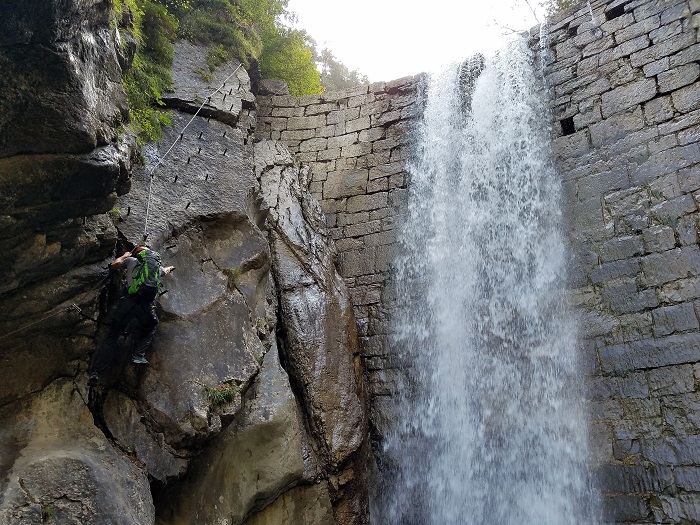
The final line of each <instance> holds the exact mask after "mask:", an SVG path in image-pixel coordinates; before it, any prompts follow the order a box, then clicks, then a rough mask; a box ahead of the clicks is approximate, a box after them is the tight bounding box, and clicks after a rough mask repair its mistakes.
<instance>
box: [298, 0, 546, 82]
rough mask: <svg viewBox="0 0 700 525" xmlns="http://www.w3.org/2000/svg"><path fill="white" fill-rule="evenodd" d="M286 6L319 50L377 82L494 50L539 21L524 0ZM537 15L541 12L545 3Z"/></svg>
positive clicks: (323, 0) (376, 0)
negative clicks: (514, 32)
mask: <svg viewBox="0 0 700 525" xmlns="http://www.w3.org/2000/svg"><path fill="white" fill-rule="evenodd" d="M537 1H538V0H530V3H531V4H532V5H533V7H534V6H535V3H536V2H537ZM416 5H419V6H420V8H417V7H415V6H416ZM288 10H289V11H293V12H295V13H297V15H298V22H297V24H296V26H295V27H298V28H300V29H305V30H306V31H307V32H308V33H309V34H310V35H311V36H312V37H313V38H314V39H315V40H316V43H317V44H318V48H319V51H320V50H321V49H323V48H324V47H326V46H327V47H329V48H330V49H331V51H332V52H333V54H334V55H335V57H336V58H337V59H338V60H340V61H341V62H343V63H344V64H345V65H346V66H348V67H349V68H350V69H358V70H359V71H360V72H361V73H363V74H365V75H367V76H368V77H369V79H370V81H372V82H377V81H380V80H393V79H396V78H400V77H403V76H406V75H413V74H416V73H420V72H423V71H435V70H439V69H441V66H443V65H446V64H448V63H450V62H453V61H456V60H459V59H463V58H466V57H468V56H470V55H473V54H474V53H476V52H478V51H481V52H483V53H485V54H489V53H492V52H493V51H494V50H495V49H497V48H498V47H499V45H500V44H501V42H502V39H503V38H504V36H503V33H507V32H508V29H513V30H518V31H521V30H527V29H529V28H530V27H532V26H534V25H536V24H537V20H536V19H535V15H534V14H533V12H532V10H531V9H530V8H529V7H528V4H527V2H526V1H525V0H461V1H460V0H427V1H423V2H420V3H418V2H409V1H406V0H403V1H401V0H352V1H351V2H341V1H338V0H335V1H334V0H289V6H288ZM537 16H538V18H539V19H540V20H541V19H542V18H543V17H542V15H541V13H540V10H539V8H538V13H537Z"/></svg>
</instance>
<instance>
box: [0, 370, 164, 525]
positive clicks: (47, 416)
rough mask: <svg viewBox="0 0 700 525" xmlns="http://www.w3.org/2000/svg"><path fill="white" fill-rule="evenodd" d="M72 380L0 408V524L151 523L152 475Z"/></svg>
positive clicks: (145, 524) (143, 524) (152, 515)
mask: <svg viewBox="0 0 700 525" xmlns="http://www.w3.org/2000/svg"><path fill="white" fill-rule="evenodd" d="M83 395H84V393H81V392H80V391H78V390H77V389H76V387H75V385H74V384H73V381H71V380H68V379H59V380H57V381H55V382H54V383H52V384H51V385H50V386H49V387H48V388H46V389H44V390H43V391H42V392H41V393H39V394H36V395H32V396H28V397H26V398H24V399H22V400H21V401H17V402H15V403H12V404H9V405H6V406H5V407H3V408H2V409H0V420H1V421H2V422H3V425H2V427H1V428H0V442H2V447H0V491H2V494H3V497H2V499H0V522H1V523H4V524H7V525H20V524H28V523H43V522H45V521H47V520H49V519H50V518H51V519H52V520H54V521H55V522H56V523H81V524H86V525H87V524H94V525H98V524H102V523H114V524H120V525H148V524H152V523H153V521H154V507H153V502H152V500H151V496H150V492H149V486H148V479H147V478H146V476H145V474H144V473H143V471H142V470H141V469H139V468H138V467H137V466H136V465H135V464H133V463H132V462H131V461H130V460H129V458H127V457H125V456H123V455H121V454H119V453H117V451H116V449H114V448H113V447H112V445H111V443H110V442H109V441H108V440H107V439H106V438H105V436H104V435H103V434H102V433H101V432H100V431H99V430H98V429H97V428H96V427H95V426H94V425H93V422H92V414H91V413H90V411H89V410H88V409H87V407H86V405H85V402H84V399H83V397H82V396H83Z"/></svg>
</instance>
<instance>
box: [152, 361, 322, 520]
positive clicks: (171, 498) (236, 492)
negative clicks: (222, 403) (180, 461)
mask: <svg viewBox="0 0 700 525" xmlns="http://www.w3.org/2000/svg"><path fill="white" fill-rule="evenodd" d="M306 439H307V438H306V437H305V432H304V426H303V420H302V415H301V413H300V411H299V407H298V404H297V400H296V398H295V397H294V394H293V393H292V390H291V386H290V384H289V379H288V377H287V374H286V373H285V371H284V370H283V369H282V367H281V366H280V364H279V358H278V355H277V348H276V347H273V348H272V350H271V351H270V352H268V353H267V354H266V355H265V358H264V361H263V364H262V367H261V370H260V373H259V374H258V376H257V378H256V380H255V383H254V384H253V386H252V387H251V389H250V390H249V392H248V393H247V394H246V396H245V399H244V401H243V409H242V410H241V412H240V413H239V414H238V415H237V416H236V418H235V419H234V421H233V423H232V424H231V425H230V426H229V427H227V428H226V429H225V430H224V431H223V432H222V433H221V434H220V435H219V436H217V437H216V438H215V439H214V440H213V441H212V443H211V445H210V446H209V447H208V448H207V450H206V451H205V452H204V453H203V454H202V455H201V456H199V457H198V458H197V459H196V460H194V461H193V464H192V466H191V468H190V472H189V474H188V476H187V478H186V479H185V480H183V481H182V482H181V483H178V484H175V485H174V487H173V488H171V489H167V490H165V491H163V493H162V494H159V495H158V499H159V509H160V513H159V521H158V523H162V524H166V523H167V524H168V525H179V524H198V523H227V524H228V525H240V524H241V523H243V522H244V521H245V519H246V517H247V516H249V515H250V514H252V513H253V512H254V511H256V510H259V509H260V508H262V507H264V506H266V505H267V504H268V503H270V502H272V501H274V500H275V499H276V497H277V496H278V495H279V494H281V493H283V492H284V491H286V490H287V489H288V488H290V487H292V486H295V485H296V484H298V483H299V482H300V481H301V480H303V479H305V478H308V475H307V473H308V474H313V463H312V462H311V461H310V459H309V457H310V452H309V450H308V446H307V444H306Z"/></svg>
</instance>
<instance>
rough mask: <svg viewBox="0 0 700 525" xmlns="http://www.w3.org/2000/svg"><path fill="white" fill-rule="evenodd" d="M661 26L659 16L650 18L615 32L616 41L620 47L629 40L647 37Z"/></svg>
mask: <svg viewBox="0 0 700 525" xmlns="http://www.w3.org/2000/svg"><path fill="white" fill-rule="evenodd" d="M660 25H661V18H660V17H659V16H658V15H656V16H650V17H648V18H645V19H643V20H640V21H639V22H636V23H634V24H630V25H627V26H625V27H622V28H620V29H618V30H617V31H615V41H616V42H617V43H618V45H620V44H622V43H623V42H626V41H627V40H632V39H633V38H637V37H640V36H646V35H647V34H648V33H649V32H650V31H653V30H654V29H656V28H657V27H659V26H660Z"/></svg>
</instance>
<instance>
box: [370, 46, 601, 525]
mask: <svg viewBox="0 0 700 525" xmlns="http://www.w3.org/2000/svg"><path fill="white" fill-rule="evenodd" d="M534 66H535V60H534V58H533V57H532V54H531V53H530V52H529V51H528V49H527V46H526V45H525V43H524V42H513V43H512V44H511V45H510V47H509V48H508V49H507V50H506V51H504V52H501V53H500V54H498V55H497V56H496V57H494V58H492V59H488V60H487V61H486V63H485V65H484V64H482V63H481V62H479V61H476V62H472V63H471V64H469V67H465V66H464V65H463V66H462V67H461V68H454V69H452V70H450V71H447V72H446V73H444V74H442V75H439V76H435V77H433V78H432V80H431V82H430V85H429V87H428V93H427V102H426V108H425V113H424V120H423V123H422V126H421V129H420V131H419V135H420V137H419V139H418V141H417V142H418V153H417V155H416V160H415V161H414V162H413V165H412V166H411V169H410V173H411V186H410V188H411V190H410V192H411V193H410V197H409V207H408V208H409V209H408V214H407V218H406V221H405V224H404V227H403V228H402V233H401V235H400V237H401V239H400V242H401V245H402V248H403V254H402V255H401V256H400V257H399V260H398V263H397V275H396V287H397V297H398V299H397V308H396V314H395V315H394V322H393V333H394V336H393V341H392V344H393V348H394V349H396V351H397V352H398V353H399V354H401V356H402V358H403V360H404V364H405V367H404V369H405V370H407V378H406V381H405V382H404V384H403V385H401V387H400V389H401V396H402V400H401V401H402V408H400V409H399V412H400V417H399V418H398V419H399V421H400V423H398V424H397V428H396V430H395V432H394V433H393V434H392V435H390V436H388V437H387V438H386V440H385V449H384V451H383V453H382V455H381V456H382V457H380V459H379V462H380V468H381V471H382V473H383V482H382V489H381V492H380V494H379V495H378V497H377V498H375V499H376V501H375V502H374V505H373V507H374V508H373V509H372V512H373V518H372V521H373V523H375V524H377V525H385V524H386V525H469V524H475V525H482V524H493V525H509V524H513V525H516V524H517V525H567V524H572V525H586V524H592V523H598V522H599V518H598V511H597V503H596V498H595V497H594V496H593V495H592V491H591V489H590V482H589V476H588V473H587V468H586V464H587V460H588V455H587V430H586V426H585V423H584V421H585V417H583V414H582V410H583V409H582V406H581V404H582V403H581V398H582V388H581V387H580V385H579V383H580V381H579V379H580V376H581V373H580V372H578V371H577V364H576V353H577V349H578V346H577V338H576V325H575V322H574V321H573V320H572V316H571V315H570V314H569V312H567V307H566V304H565V300H564V285H565V277H566V276H565V266H566V260H567V255H566V254H567V251H566V247H565V244H564V241H563V236H562V232H561V229H560V223H561V220H562V214H561V210H560V208H559V206H560V200H561V199H560V187H559V181H558V179H557V177H556V173H555V171H554V169H553V166H552V163H551V161H550V156H549V135H548V131H547V129H548V128H547V126H548V123H549V118H548V114H547V109H546V101H545V100H544V94H543V93H544V89H543V86H542V84H541V80H540V75H539V74H538V71H539V70H538V68H537V67H534ZM482 68H483V71H481V70H482ZM479 73H480V74H479ZM477 75H478V78H476V77H477Z"/></svg>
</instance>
